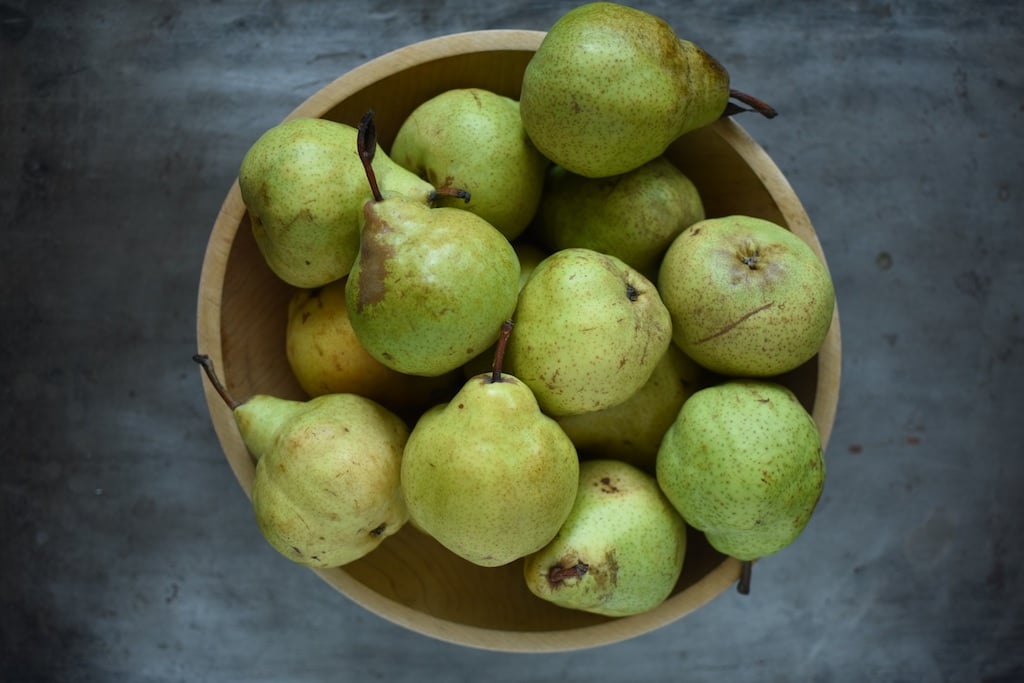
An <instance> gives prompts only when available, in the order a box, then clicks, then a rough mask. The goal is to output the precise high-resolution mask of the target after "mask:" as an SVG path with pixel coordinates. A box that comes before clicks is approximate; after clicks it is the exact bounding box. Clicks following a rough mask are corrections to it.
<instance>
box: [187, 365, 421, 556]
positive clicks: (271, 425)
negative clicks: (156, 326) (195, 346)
mask: <svg viewBox="0 0 1024 683" xmlns="http://www.w3.org/2000/svg"><path fill="white" fill-rule="evenodd" d="M193 360H195V361H196V362H197V363H199V364H200V365H202V366H203V369H204V370H205V371H206V374H207V377H208V378H209V380H210V382H211V383H212V384H213V386H214V388H215V389H216V390H217V392H218V393H219V394H220V396H221V397H222V398H223V399H224V401H225V403H226V404H227V405H228V406H229V407H230V408H231V409H232V412H233V414H234V417H235V422H236V423H237V425H238V430H239V433H240V434H241V437H242V440H243V442H244V443H245V445H246V448H247V449H248V450H249V453H250V454H251V455H252V457H253V458H254V459H255V460H256V474H255V478H254V479H253V485H252V505H253V511H254V513H255V516H256V523H257V525H258V526H259V529H260V532H261V533H262V534H263V536H264V537H265V538H266V540H267V542H268V543H270V545H271V546H273V548H274V549H275V550H277V551H278V552H279V553H281V554H282V555H284V556H285V557H287V558H288V559H289V560H292V561H293V562H297V563H299V564H303V565H306V566H308V567H317V568H327V567H338V566H341V565H344V564H348V563H349V562H353V561H355V560H357V559H359V558H360V557H363V556H365V555H366V554H368V553H369V552H371V551H372V550H374V549H375V548H377V547H378V546H379V545H380V544H381V543H382V542H383V541H384V539H386V538H388V537H389V536H392V535H393V534H395V533H396V532H398V530H399V529H401V528H402V526H403V525H404V524H405V523H406V521H408V518H409V515H408V511H407V509H406V506H405V501H404V499H403V497H402V489H401V482H400V479H399V475H400V473H401V459H402V451H403V449H404V448H405V442H406V440H407V439H408V436H409V429H408V427H407V426H406V424H405V422H403V421H402V420H401V419H400V418H399V417H398V416H397V415H395V414H394V413H392V412H390V411H389V410H387V409H386V408H384V407H382V406H380V405H379V404H377V403H375V402H373V401H371V400H370V399H367V398H363V397H362V396H357V395H355V394H328V395H324V396H319V397H317V398H314V399H311V400H309V401H293V400H287V399H282V398H278V397H275V396H268V395H263V394H257V395H254V396H251V397H250V398H248V399H247V400H245V401H244V402H238V401H236V400H235V399H234V398H232V397H231V395H230V394H229V393H228V392H227V389H226V388H225V387H224V386H223V385H222V384H221V382H220V380H219V378H218V377H217V375H216V374H215V373H214V370H213V363H212V361H211V360H210V359H209V357H207V356H203V355H196V356H194V357H193Z"/></svg>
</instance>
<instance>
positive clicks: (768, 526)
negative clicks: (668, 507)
mask: <svg viewBox="0 0 1024 683" xmlns="http://www.w3.org/2000/svg"><path fill="white" fill-rule="evenodd" d="M656 471H657V479H658V484H659V486H661V489H662V490H663V491H664V492H665V495H666V496H667V497H668V499H669V500H670V501H671V502H672V505H674V506H675V508H676V509H677V510H678V511H679V514H680V515H682V517H683V519H685V520H686V521H687V523H689V524H690V526H692V527H694V528H695V529H699V530H700V531H703V532H704V535H705V536H706V537H707V539H708V542H709V543H710V544H711V545H712V547H714V548H715V549H716V550H718V551H719V552H721V553H724V554H726V555H731V556H732V557H735V558H736V559H738V560H741V561H743V562H744V573H743V580H742V581H741V582H740V585H739V590H740V592H742V593H745V592H747V591H748V590H749V580H750V575H749V572H750V563H751V562H752V561H754V560H756V559H758V558H762V557H766V556H768V555H771V554H772V553H775V552H778V551H779V550H781V549H782V548H785V547H786V546H788V545H789V544H790V543H792V542H793V541H794V540H795V539H796V538H797V536H799V535H800V533H801V532H802V531H803V530H804V528H805V527H806V525H807V522H808V521H809V520H810V518H811V514H812V513H813V512H814V509H815V506H816V505H817V503H818V499H819V498H820V496H821V492H822V489H823V487H824V484H825V461H824V458H823V455H822V445H821V436H820V434H819V433H818V428H817V426H816V425H815V423H814V420H813V419H812V418H811V416H810V414H808V412H807V410H806V409H805V408H804V407H803V406H802V405H801V404H800V401H799V400H798V399H797V398H796V396H795V395H794V394H793V392H792V391H790V390H789V389H787V388H786V387H784V386H782V385H781V384H777V383H775V382H771V381H765V380H753V379H734V380H729V381H726V382H724V383H722V384H719V385H715V386H712V387H708V388H706V389H702V390H700V391H698V392H697V393H695V394H694V395H693V396H691V397H690V398H689V399H688V400H687V401H686V403H684V404H683V407H682V409H681V410H680V411H679V416H678V417H677V418H676V421H675V422H674V423H673V424H672V426H671V427H670V428H669V430H668V432H667V433H666V434H665V438H664V439H663V440H662V443H661V448H660V449H659V451H658V458H657V463H656Z"/></svg>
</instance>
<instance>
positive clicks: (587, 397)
mask: <svg viewBox="0 0 1024 683" xmlns="http://www.w3.org/2000/svg"><path fill="white" fill-rule="evenodd" d="M734 101H737V102H739V104H736V103H735V102H734ZM381 106H387V103H386V102H382V103H381ZM744 110H753V111H757V112H759V113H761V114H763V115H765V116H769V117H770V116H774V114H775V112H774V110H773V109H771V108H770V107H769V106H768V105H766V104H764V103H763V102H761V101H760V100H757V99H756V98H753V97H751V96H748V95H745V94H743V93H740V92H738V91H736V90H734V89H731V88H730V85H729V75H728V73H727V71H726V70H725V68H724V67H722V65H721V64H719V63H718V62H717V61H715V60H714V58H712V57H711V56H710V55H709V54H707V53H706V52H705V51H703V50H702V49H701V48H700V47H698V46H697V45H695V44H694V43H692V42H689V41H686V40H682V39H680V38H679V37H678V36H677V35H676V33H675V32H674V30H673V29H672V28H671V27H670V26H669V25H668V24H666V23H665V22H664V21H662V20H661V19H659V18H657V17H655V16H653V15H651V14H648V13H646V12H642V11H640V10H636V9H632V8H629V7H626V6H623V5H618V4H613V3H607V2H597V3H590V4H585V5H581V6H579V7H577V8H575V9H573V10H571V11H569V12H568V13H566V14H565V15H564V16H563V17H562V18H561V19H560V20H558V21H557V22H556V23H555V24H554V25H553V26H552V27H551V30H550V31H549V32H548V33H547V35H546V37H545V38H544V40H543V43H542V44H541V46H540V48H539V49H538V50H537V52H536V53H535V55H534V56H533V58H532V59H531V61H530V62H529V64H528V66H527V68H526V71H525V74H524V76H523V81H522V87H521V92H520V96H519V97H518V99H516V98H511V97H508V96H504V95H500V94H497V93H494V92H489V91H487V90H483V89H480V88H472V87H467V88H459V89H453V90H448V91H445V92H441V93H439V94H437V95H436V96H435V97H433V98H432V99H429V100H428V101H426V102H423V103H422V104H421V105H420V106H419V107H418V108H416V109H415V110H414V111H412V112H411V114H409V116H408V117H407V118H406V119H405V120H404V122H403V123H402V124H401V126H400V128H399V129H398V130H397V131H396V133H395V135H394V142H393V144H392V145H391V147H390V150H389V151H388V152H385V151H384V150H382V149H379V148H378V144H377V135H376V128H375V121H374V118H373V113H372V112H368V113H367V114H366V115H365V116H364V117H363V118H362V120H360V121H359V122H353V124H352V125H350V124H347V123H343V122H336V121H330V120H322V119H311V118H294V119H290V120H286V121H285V122H283V123H281V124H279V125H277V126H275V127H274V128H272V129H270V130H268V131H267V132H266V133H265V134H263V135H262V136H261V137H260V138H259V139H258V140H256V142H255V143H254V144H253V145H252V147H251V148H250V149H249V151H248V152H247V153H246V155H245V157H244V159H243V160H242V163H241V168H240V171H239V186H240V189H241V194H242V198H243V200H244V202H245V204H246V207H247V211H248V215H249V218H250V222H251V225H252V230H253V234H254V236H255V239H256V243H257V245H258V247H259V249H260V253H261V254H262V256H263V258H264V259H265V261H266V264H267V266H268V267H269V268H270V269H271V270H272V271H273V272H274V273H275V274H276V275H277V276H278V277H279V278H280V279H281V280H283V281H284V282H285V283H287V284H288V285H289V286H291V287H292V288H294V294H293V296H292V298H291V301H290V302H289V309H288V312H287V313H288V316H287V318H288V323H287V328H286V329H284V330H282V331H281V333H282V336H283V338H284V344H283V349H282V351H283V353H284V354H285V355H286V357H287V361H288V363H289V366H290V367H291V369H292V371H293V373H294V375H295V378H296V379H297V381H298V383H299V385H300V386H301V387H302V389H303V390H304V391H305V392H306V393H307V394H308V397H309V398H308V400H303V401H300V400H285V399H282V398H276V397H273V396H269V395H262V394H258V395H254V396H251V397H248V398H246V399H245V400H242V401H238V400H236V399H235V398H234V397H232V396H230V394H228V392H227V390H226V389H225V388H224V386H223V385H222V384H221V382H220V380H219V379H218V377H217V374H216V372H215V369H214V368H213V367H212V364H211V362H210V360H209V358H207V357H206V356H203V355H197V356H196V357H195V360H196V361H197V362H199V363H201V364H202V365H203V366H204V369H205V370H206V372H207V375H208V377H209V380H210V381H211V382H213V384H214V386H215V387H216V388H217V390H218V391H219V392H220V393H221V395H222V396H223V397H224V400H225V401H226V402H227V403H228V405H229V406H231V408H232V410H233V412H234V415H235V418H236V421H237V425H238V428H239V430H240V432H241V436H242V438H243V440H244V442H245V444H246V446H247V448H248V450H249V452H250V453H251V455H252V457H253V458H254V459H255V460H256V475H255V482H254V486H253V494H252V503H253V507H254V511H255V517H256V521H257V523H258V525H259V528H260V530H261V531H262V533H263V534H264V536H265V537H266V539H267V540H268V542H269V543H270V544H271V545H272V546H273V547H274V548H275V549H277V550H278V551H279V552H280V553H281V554H283V555H284V556H286V557H288V558H289V559H291V560H293V561H295V562H298V563H301V564H304V565H307V566H312V567H321V568H325V567H337V566H341V565H344V564H346V563H349V562H352V561H355V560H357V559H359V558H360V557H363V556H365V555H366V554H367V553H370V552H372V551H373V550H374V549H375V548H377V547H378V546H379V545H380V544H381V543H384V542H386V539H387V538H388V537H390V536H392V535H394V534H395V533H397V532H398V531H399V530H401V529H402V528H403V527H404V526H405V525H406V524H407V523H408V524H410V525H412V526H413V527H415V528H416V529H417V530H418V531H419V532H421V533H424V534H427V535H429V536H430V537H432V538H433V539H435V540H436V541H437V542H438V543H439V544H440V545H441V546H443V547H444V548H445V549H446V551H447V552H451V553H454V554H455V555H457V556H459V557H461V558H462V559H463V560H465V561H466V562H470V563H473V564H475V565H479V566H482V567H497V566H503V565H507V564H509V563H512V562H519V563H521V564H522V567H523V572H522V575H523V581H524V582H525V583H526V585H527V586H528V588H529V590H530V591H531V592H532V593H533V594H534V595H535V596H537V599H542V600H548V601H550V602H552V603H555V604H557V605H560V606H563V607H566V608H570V609H578V610H585V611H588V612H593V613H596V614H602V615H608V616H626V615H631V614H637V613H640V612H644V611H646V610H649V609H652V608H654V607H656V606H657V605H659V604H660V603H662V602H663V601H664V600H665V599H666V598H668V597H669V596H670V595H671V594H672V592H673V591H674V589H675V587H676V585H677V583H678V581H679V578H680V575H681V573H682V571H683V565H684V561H685V557H686V547H687V534H688V533H689V534H694V533H703V534H704V535H705V536H706V538H707V541H708V542H709V543H710V545H711V546H713V547H714V548H716V549H717V550H719V551H720V552H722V553H724V554H726V555H729V556H732V557H735V558H737V559H739V560H741V561H742V562H743V567H744V578H743V579H742V580H741V585H740V589H741V591H743V592H745V591H746V590H747V588H748V587H749V586H748V584H746V583H745V582H747V581H749V568H750V565H751V563H752V562H753V561H755V560H757V559H759V558H763V557H765V556H768V555H771V554H772V553H775V552H777V551H779V550H780V549H782V548H784V547H786V546H787V545H789V544H790V543H791V542H792V541H793V540H794V539H795V538H796V537H797V536H798V535H799V534H800V532H801V531H802V530H803V529H804V527H805V525H806V524H807V522H808V519H809V518H810V516H811V514H812V512H813V510H814V508H815V505H816V503H817V501H818V499H819V497H820V495H821V492H822V487H823V484H824V472H825V468H824V461H823V458H822V443H821V438H820V435H819V433H818V430H817V428H816V426H815V423H814V421H813V420H812V419H811V416H810V415H809V414H808V412H807V410H806V409H805V407H804V406H802V405H801V403H800V402H799V401H798V400H797V398H796V396H794V394H793V393H792V392H791V391H790V390H789V389H787V388H786V387H785V386H784V385H783V384H782V383H781V381H780V378H779V377H778V376H779V375H782V374H784V373H786V372H789V371H791V370H793V369H795V368H797V367H799V366H800V365H802V364H804V363H806V362H807V361H809V360H811V359H812V358H813V357H814V355H815V354H816V353H817V352H818V350H819V348H820V347H821V345H822V343H823V341H824V339H825V336H826V334H827V332H828V330H829V326H830V324H831V321H832V315H833V307H834V292H833V288H832V282H831V280H830V278H829V274H828V271H827V270H826V268H825V266H824V264H823V263H822V262H821V261H820V260H819V259H818V257H817V256H816V255H815V253H814V252H812V250H811V249H810V247H808V246H807V245H806V244H805V243H804V242H803V241H801V240H800V239H799V238H797V237H795V236H794V235H793V234H792V233H790V232H789V231H788V230H787V229H786V228H784V227H782V226H779V225H776V224H774V223H772V222H769V221H767V220H764V219H762V218H759V217H755V216H746V215H727V216H713V217H712V216H707V215H705V211H704V207H703V203H702V200H701V196H700V192H699V190H698V188H697V187H696V186H695V185H694V183H693V182H691V180H690V179H689V178H688V177H686V175H684V174H683V173H682V172H681V171H680V170H679V169H678V168H676V167H675V166H674V165H673V164H672V163H671V162H670V161H669V160H668V159H667V158H666V157H665V156H664V153H665V151H666V148H667V147H668V146H669V145H670V144H671V143H672V142H673V141H674V140H676V139H677V138H679V137H680V136H681V135H684V134H686V133H687V132H688V131H692V130H695V129H698V128H701V127H703V126H707V125H710V124H711V123H713V122H714V121H716V120H718V119H720V118H722V117H725V116H731V115H734V114H736V113H738V112H740V111H744Z"/></svg>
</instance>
